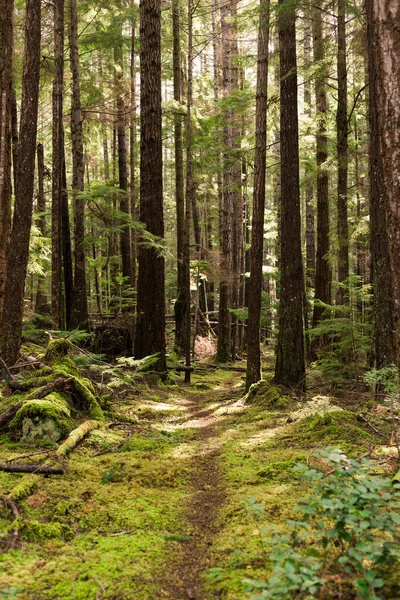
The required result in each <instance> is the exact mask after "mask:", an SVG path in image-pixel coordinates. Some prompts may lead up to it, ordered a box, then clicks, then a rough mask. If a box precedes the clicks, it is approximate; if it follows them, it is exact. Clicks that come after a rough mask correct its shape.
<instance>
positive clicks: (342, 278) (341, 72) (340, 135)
mask: <svg viewBox="0 0 400 600" xmlns="http://www.w3.org/2000/svg"><path fill="white" fill-rule="evenodd" d="M337 71H338V106H337V114H336V126H337V160H338V186H337V211H338V241H339V254H338V280H339V284H343V283H344V282H346V281H347V280H348V278H349V226H348V220H347V172H348V142H347V138H348V125H347V53H346V0H338V53H337ZM347 297H348V293H347V292H346V289H345V288H344V287H343V286H340V287H339V290H338V293H337V302H338V304H344V303H345V302H346V299H347Z"/></svg>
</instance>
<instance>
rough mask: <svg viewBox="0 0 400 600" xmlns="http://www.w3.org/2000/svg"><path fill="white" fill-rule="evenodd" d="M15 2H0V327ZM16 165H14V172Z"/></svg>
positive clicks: (8, 228)
mask: <svg viewBox="0 0 400 600" xmlns="http://www.w3.org/2000/svg"><path fill="white" fill-rule="evenodd" d="M13 11H14V2H13V0H1V1H0V215H1V216H0V323H1V318H2V312H3V304H4V290H5V285H6V265H7V252H8V245H9V243H10V233H11V104H12V53H13ZM15 168H16V165H14V169H15Z"/></svg>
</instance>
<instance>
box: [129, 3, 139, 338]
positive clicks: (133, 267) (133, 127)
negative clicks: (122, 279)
mask: <svg viewBox="0 0 400 600" xmlns="http://www.w3.org/2000/svg"><path fill="white" fill-rule="evenodd" d="M134 6H135V2H134V0H132V9H133V8H134ZM131 35H132V40H131V110H130V157H129V163H130V164H129V167H130V175H131V180H130V212H131V218H132V219H133V220H134V221H136V195H137V194H136V175H135V168H136V65H135V63H136V60H135V59H136V52H135V40H136V21H135V22H134V23H133V25H132V31H131ZM130 237H131V286H132V288H133V289H134V290H136V275H137V273H136V260H137V249H136V233H135V230H134V229H132V230H131V236H130ZM133 310H134V311H135V307H133ZM134 337H135V336H134V335H133V338H134Z"/></svg>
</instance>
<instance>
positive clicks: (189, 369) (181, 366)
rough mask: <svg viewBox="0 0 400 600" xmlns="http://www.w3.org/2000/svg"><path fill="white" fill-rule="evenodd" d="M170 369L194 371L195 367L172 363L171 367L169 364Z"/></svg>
mask: <svg viewBox="0 0 400 600" xmlns="http://www.w3.org/2000/svg"><path fill="white" fill-rule="evenodd" d="M167 369H168V371H190V372H192V371H194V367H185V366H184V365H172V366H171V367H168V366H167Z"/></svg>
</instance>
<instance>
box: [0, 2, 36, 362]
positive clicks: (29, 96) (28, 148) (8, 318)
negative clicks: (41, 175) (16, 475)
mask: <svg viewBox="0 0 400 600" xmlns="http://www.w3.org/2000/svg"><path fill="white" fill-rule="evenodd" d="M40 37H41V0H28V1H27V4H26V18H25V51H24V73H23V81H22V101H21V122H20V133H19V147H18V163H17V165H16V169H17V173H16V183H17V185H16V189H15V206H14V216H13V226H12V233H11V239H10V246H9V250H8V257H7V273H8V277H7V280H6V286H5V295H4V309H3V321H2V338H1V356H2V358H3V360H4V361H5V362H6V363H7V364H9V365H13V364H14V363H15V362H16V360H17V358H18V354H19V349H20V343H21V332H22V317H23V304H24V289H25V277H26V272H27V266H28V258H29V239H30V232H31V224H32V207H33V184H34V174H35V153H36V133H37V116H38V102H39V74H40Z"/></svg>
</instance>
